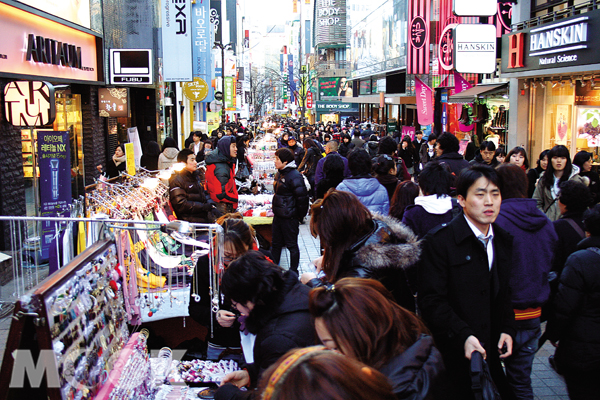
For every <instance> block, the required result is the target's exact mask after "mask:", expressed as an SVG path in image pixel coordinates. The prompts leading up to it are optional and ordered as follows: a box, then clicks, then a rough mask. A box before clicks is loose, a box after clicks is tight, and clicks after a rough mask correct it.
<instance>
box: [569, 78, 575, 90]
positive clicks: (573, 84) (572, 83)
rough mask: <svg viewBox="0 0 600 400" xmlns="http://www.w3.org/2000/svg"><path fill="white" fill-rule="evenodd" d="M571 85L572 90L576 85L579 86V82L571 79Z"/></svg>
mask: <svg viewBox="0 0 600 400" xmlns="http://www.w3.org/2000/svg"><path fill="white" fill-rule="evenodd" d="M569 84H570V85H571V87H572V88H574V87H575V85H576V84H577V81H575V78H574V77H573V78H571V81H570V82H569Z"/></svg>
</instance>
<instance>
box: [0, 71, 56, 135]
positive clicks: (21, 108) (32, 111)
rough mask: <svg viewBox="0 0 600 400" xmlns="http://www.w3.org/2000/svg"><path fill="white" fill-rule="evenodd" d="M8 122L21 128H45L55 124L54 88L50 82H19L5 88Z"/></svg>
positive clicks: (5, 108) (5, 110) (5, 111)
mask: <svg viewBox="0 0 600 400" xmlns="http://www.w3.org/2000/svg"><path fill="white" fill-rule="evenodd" d="M4 115H5V116H6V120H7V121H8V122H9V123H10V124H12V125H14V126H20V127H29V128H31V127H36V126H45V125H48V124H51V123H53V122H54V119H55V118H56V106H55V101H54V87H53V86H52V85H51V84H49V83H48V82H37V81H17V82H10V83H8V84H7V85H6V86H5V87H4Z"/></svg>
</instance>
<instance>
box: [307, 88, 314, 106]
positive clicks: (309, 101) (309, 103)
mask: <svg viewBox="0 0 600 400" xmlns="http://www.w3.org/2000/svg"><path fill="white" fill-rule="evenodd" d="M306 108H313V94H312V92H308V93H307V94H306Z"/></svg>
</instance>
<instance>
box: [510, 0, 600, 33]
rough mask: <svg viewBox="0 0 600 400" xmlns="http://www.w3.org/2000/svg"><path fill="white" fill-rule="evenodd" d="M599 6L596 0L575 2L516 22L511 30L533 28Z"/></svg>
mask: <svg viewBox="0 0 600 400" xmlns="http://www.w3.org/2000/svg"><path fill="white" fill-rule="evenodd" d="M599 6H600V3H597V2H596V0H591V1H589V2H588V3H582V4H577V5H574V6H571V7H568V8H565V9H563V10H559V11H553V12H551V13H548V14H546V15H540V16H537V17H533V18H530V19H528V20H525V21H521V22H518V23H516V24H512V25H511V32H518V31H520V30H523V29H528V28H533V27H536V26H540V25H543V24H547V23H549V22H554V21H558V20H561V19H564V18H569V17H573V16H575V15H580V14H583V13H586V12H588V11H593V10H597V9H598V8H599Z"/></svg>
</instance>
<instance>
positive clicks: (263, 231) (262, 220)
mask: <svg viewBox="0 0 600 400" xmlns="http://www.w3.org/2000/svg"><path fill="white" fill-rule="evenodd" d="M244 222H245V223H247V224H250V225H252V227H253V228H254V230H255V231H256V233H258V234H259V235H261V236H262V237H263V238H264V239H265V240H266V241H268V242H269V245H270V244H271V243H273V232H272V225H273V217H244Z"/></svg>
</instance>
